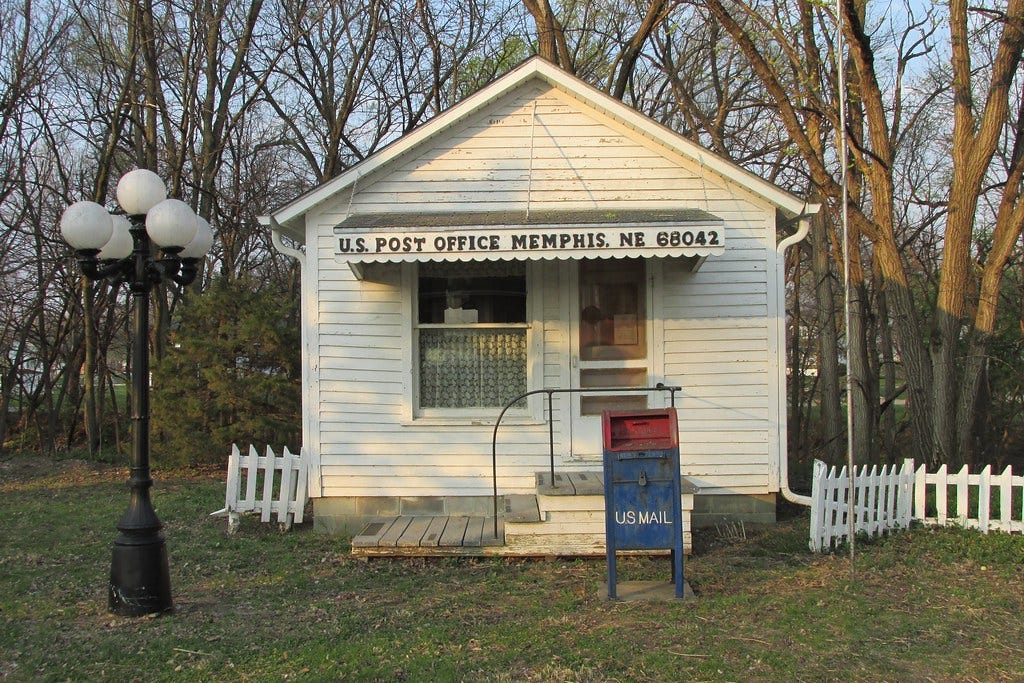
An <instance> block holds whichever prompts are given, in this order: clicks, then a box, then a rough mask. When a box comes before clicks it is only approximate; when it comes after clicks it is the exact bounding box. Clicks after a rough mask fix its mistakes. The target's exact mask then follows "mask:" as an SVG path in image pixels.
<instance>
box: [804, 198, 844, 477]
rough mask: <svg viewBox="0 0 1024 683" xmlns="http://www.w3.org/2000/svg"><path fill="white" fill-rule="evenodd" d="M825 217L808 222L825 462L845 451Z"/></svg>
mask: <svg viewBox="0 0 1024 683" xmlns="http://www.w3.org/2000/svg"><path fill="white" fill-rule="evenodd" d="M828 247H829V240H828V226H827V224H826V216H825V214H823V213H819V214H818V215H817V216H814V217H813V218H812V219H811V267H812V269H813V272H814V295H815V298H816V300H817V309H818V386H819V388H820V393H819V395H820V397H821V435H822V439H823V441H824V448H825V457H826V459H827V460H828V462H830V463H832V464H838V463H841V462H842V461H843V453H844V451H845V448H844V445H845V442H844V440H843V435H844V434H845V433H846V421H845V420H844V419H843V411H842V404H841V403H840V400H839V396H840V393H841V391H842V389H841V388H840V385H839V345H838V343H837V341H838V339H839V330H838V328H837V327H836V301H835V290H834V288H833V279H832V272H831V267H830V264H831V261H830V259H829V249H828Z"/></svg>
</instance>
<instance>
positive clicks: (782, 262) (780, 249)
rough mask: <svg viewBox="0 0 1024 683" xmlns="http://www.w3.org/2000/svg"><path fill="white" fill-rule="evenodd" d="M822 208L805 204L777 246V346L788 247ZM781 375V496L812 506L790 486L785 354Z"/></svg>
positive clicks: (782, 335) (781, 336)
mask: <svg viewBox="0 0 1024 683" xmlns="http://www.w3.org/2000/svg"><path fill="white" fill-rule="evenodd" d="M819 208H820V205H819V204H809V205H806V206H805V207H804V210H803V211H802V212H800V215H799V216H797V217H796V218H794V219H793V220H794V221H798V227H797V231H796V232H795V233H793V234H792V235H790V236H789V237H787V238H785V239H784V240H782V241H781V242H779V244H778V245H777V246H776V247H775V251H776V254H777V256H776V259H775V263H776V267H777V268H778V280H777V282H779V283H781V284H782V286H781V287H776V288H775V296H776V297H778V300H777V302H776V309H775V310H776V311H778V315H776V316H775V334H776V339H777V340H778V346H777V347H776V348H778V349H785V348H786V286H785V283H786V250H787V249H789V248H790V247H792V246H793V245H794V244H797V243H798V242H800V241H801V240H803V239H804V238H805V237H807V233H808V232H810V230H811V221H810V217H811V216H813V215H814V214H816V213H818V209H819ZM779 368H780V372H779V374H780V375H781V376H780V377H779V409H780V412H781V415H780V417H779V427H778V428H779V435H778V436H779V492H780V493H782V497H783V498H785V499H786V500H788V501H789V502H791V503H796V504H797V505H806V506H807V507H810V505H811V498H810V496H803V495H800V494H799V493H794V492H793V491H792V490H791V489H790V488H789V451H788V447H787V433H786V418H785V416H786V359H785V358H782V359H781V362H780V363H779Z"/></svg>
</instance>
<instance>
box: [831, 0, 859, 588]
mask: <svg viewBox="0 0 1024 683" xmlns="http://www.w3.org/2000/svg"><path fill="white" fill-rule="evenodd" d="M836 32H837V34H838V35H837V36H836V52H837V59H838V60H839V67H838V72H839V79H838V81H839V169H840V170H839V182H840V184H841V185H842V203H843V205H842V209H841V217H842V218H841V220H842V225H843V315H844V317H845V320H844V322H845V325H846V467H847V472H848V474H849V482H850V486H849V493H848V497H847V500H846V505H847V511H846V518H847V521H848V523H849V527H848V533H849V535H850V572H851V574H852V573H853V559H854V556H855V555H856V547H857V541H856V529H857V522H856V520H855V519H854V515H855V514H856V506H855V504H854V491H855V489H854V469H853V376H852V375H851V374H850V365H851V363H850V319H851V314H850V215H849V210H848V209H847V206H846V204H847V201H848V200H849V190H848V189H847V185H846V172H847V161H848V159H847V157H848V155H849V152H848V150H847V144H846V59H845V57H844V54H843V0H836Z"/></svg>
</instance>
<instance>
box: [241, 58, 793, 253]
mask: <svg viewBox="0 0 1024 683" xmlns="http://www.w3.org/2000/svg"><path fill="white" fill-rule="evenodd" d="M533 79H539V80H541V81H543V82H544V83H546V84H547V85H549V86H550V87H553V88H556V89H558V90H560V91H562V92H564V93H566V94H568V95H570V96H571V97H573V98H576V99H578V100H580V101H581V102H582V103H584V104H586V105H588V106H590V107H592V108H593V109H595V110H597V111H600V112H601V113H603V114H605V115H607V116H609V117H611V118H613V119H615V120H617V121H618V122H619V123H621V124H622V125H624V126H626V127H627V128H630V129H632V130H634V131H636V132H638V133H640V134H641V135H644V136H646V137H648V138H650V139H652V140H654V141H655V142H657V143H659V144H661V145H664V146H665V147H667V148H669V149H671V150H673V151H675V152H676V153H678V154H680V155H681V156H684V157H687V158H690V159H693V160H695V161H698V162H699V163H700V165H701V166H702V167H703V168H705V169H707V170H709V171H712V172H715V173H717V174H719V175H721V176H723V177H725V178H728V179H729V180H730V181H731V182H734V183H736V184H737V185H739V186H740V187H742V188H744V189H745V190H747V191H748V192H750V193H752V194H754V195H755V196H758V197H761V198H763V199H764V200H765V201H767V202H769V203H770V204H772V205H774V206H776V207H777V209H778V210H779V211H780V212H781V213H782V214H783V215H785V216H787V217H792V216H797V215H799V214H801V213H802V212H804V211H805V210H806V209H807V205H806V203H805V202H804V200H803V199H801V198H799V197H797V196H796V195H793V194H791V193H789V192H787V191H785V190H783V189H782V188H780V187H778V186H777V185H775V184H773V183H770V182H768V181H766V180H764V179H763V178H761V177H759V176H757V175H755V174H753V173H751V172H749V171H747V170H745V169H743V168H741V167H740V166H738V165H736V164H734V163H732V162H731V161H729V160H727V159H724V158H722V157H720V156H718V155H717V154H714V153H712V152H710V151H708V150H707V149H705V148H704V147H702V146H700V145H698V144H697V143H695V142H693V141H691V140H689V139H687V138H685V137H683V136H682V135H679V134H678V133H676V132H675V131H673V130H671V129H669V128H667V127H666V126H663V125H661V124H660V123H658V122H657V121H654V120H653V119H651V118H649V117H647V116H645V115H643V114H641V113H640V112H638V111H636V110H635V109H633V108H631V107H629V106H628V105H626V104H623V103H622V102H620V101H619V100H616V99H615V98H613V97H611V96H609V95H607V94H605V93H603V92H601V91H600V90H598V89H597V88H594V87H592V86H591V85H589V84H587V83H585V82H584V81H582V80H580V79H579V78H577V77H575V76H573V75H571V74H569V73H568V72H566V71H564V70H562V69H560V68H559V67H557V66H555V65H554V64H552V63H550V62H548V61H546V60H544V59H541V58H540V57H533V58H531V59H529V60H527V61H525V62H523V63H522V64H520V65H519V66H517V67H516V68H514V69H513V70H511V71H510V72H508V73H507V74H505V75H504V76H502V77H501V78H498V79H497V80H495V81H493V82H491V83H490V84H489V85H487V86H485V87H484V88H482V89H481V90H479V91H477V92H476V93H475V94H473V95H470V96H469V97H467V98H466V99H464V100H462V101H461V102H459V103H458V104H456V105H455V106H453V107H451V108H450V109H447V110H445V111H444V112H442V113H440V114H438V115H437V116H435V117H434V118H433V119H431V120H430V121H428V122H426V123H424V124H423V125H421V126H419V127H418V128H416V129H415V130H413V131H412V132H410V133H407V134H406V135H404V136H402V137H401V138H399V139H398V140H395V141H394V142H392V143H391V144H389V145H387V146H386V147H384V148H383V149H381V150H379V151H378V152H377V153H375V154H373V155H372V156H370V157H367V158H366V159H364V160H363V161H361V162H360V163H358V164H356V165H355V166H352V167H351V168H349V169H348V170H347V171H345V172H344V173H342V174H341V175H339V176H337V177H336V178H333V179H331V180H329V181H327V182H325V183H323V184H321V185H319V186H317V187H315V188H313V189H311V190H310V191H309V192H306V193H304V194H302V195H300V196H299V197H297V198H296V199H294V200H292V201H291V202H289V203H288V204H286V205H284V206H282V207H280V208H279V209H277V210H275V211H274V212H272V213H271V214H270V216H265V217H261V218H260V219H259V220H260V223H261V224H263V225H268V224H272V225H275V226H276V227H279V228H281V229H282V230H283V231H284V232H285V234H287V235H289V236H291V237H293V238H296V239H298V240H299V241H300V242H301V241H303V240H304V231H305V224H304V220H303V217H304V216H305V214H306V213H308V212H309V211H311V210H314V209H316V208H317V207H319V206H320V205H321V204H323V203H324V202H327V201H329V200H331V199H332V198H333V197H335V195H337V194H338V193H339V192H341V191H343V190H345V189H346V188H349V187H350V186H351V185H352V184H353V183H355V182H356V180H357V179H358V178H361V177H364V176H366V175H368V174H369V173H372V172H373V171H375V170H377V169H379V168H381V167H382V166H384V165H385V164H387V163H389V162H390V161H392V160H394V159H396V158H398V157H399V156H401V155H403V154H405V153H406V152H408V151H409V150H411V149H413V148H415V147H417V146H419V145H421V144H423V143H424V142H425V141H427V140H429V139H430V138H432V137H434V136H435V135H438V134H439V133H441V132H442V131H445V130H448V129H450V128H451V127H453V126H455V125H457V124H458V123H460V122H461V121H464V120H465V119H466V118H467V117H469V116H471V115H473V114H475V113H476V112H478V111H480V110H481V109H482V108H484V107H485V106H487V105H488V104H490V103H491V102H494V101H495V100H497V99H498V98H500V97H503V96H505V95H506V94H508V93H510V92H512V91H513V90H515V89H517V88H520V87H522V86H523V85H525V84H526V83H528V82H529V81H531V80H533Z"/></svg>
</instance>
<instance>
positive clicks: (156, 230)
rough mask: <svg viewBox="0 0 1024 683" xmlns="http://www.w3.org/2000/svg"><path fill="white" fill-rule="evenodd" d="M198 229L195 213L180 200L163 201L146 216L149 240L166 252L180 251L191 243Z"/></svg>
mask: <svg viewBox="0 0 1024 683" xmlns="http://www.w3.org/2000/svg"><path fill="white" fill-rule="evenodd" d="M198 229H199V226H198V224H197V223H196V213H195V211H193V210H192V207H190V206H189V205H188V204H186V203H185V202H183V201H181V200H180V199H165V200H163V201H162V202H160V203H159V204H157V205H156V206H154V207H153V208H151V209H150V210H149V212H148V213H147V214H146V232H147V233H149V239H151V240H153V243H154V244H156V245H157V246H158V247H162V248H163V249H166V250H171V249H175V248H178V249H179V250H180V248H181V247H184V246H185V245H186V244H188V243H189V242H191V241H192V238H193V237H195V236H196V231H197V230H198Z"/></svg>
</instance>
